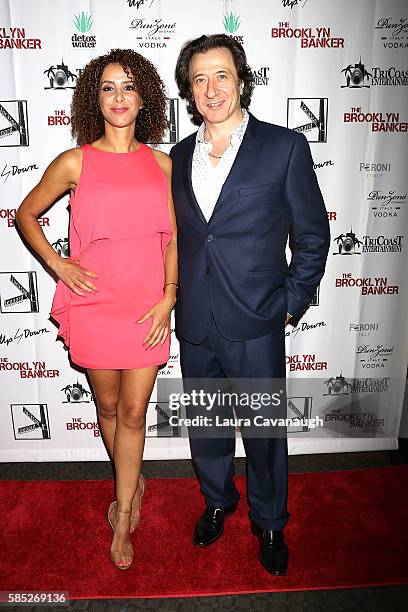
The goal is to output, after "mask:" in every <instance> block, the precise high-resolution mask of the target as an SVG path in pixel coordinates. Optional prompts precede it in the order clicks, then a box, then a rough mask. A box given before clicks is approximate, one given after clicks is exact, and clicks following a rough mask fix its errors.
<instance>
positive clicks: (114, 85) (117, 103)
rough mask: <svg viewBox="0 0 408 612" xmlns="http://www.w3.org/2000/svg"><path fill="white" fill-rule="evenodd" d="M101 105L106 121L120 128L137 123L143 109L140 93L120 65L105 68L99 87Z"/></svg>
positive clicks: (110, 65) (109, 65)
mask: <svg viewBox="0 0 408 612" xmlns="http://www.w3.org/2000/svg"><path fill="white" fill-rule="evenodd" d="M128 72H129V71H128ZM99 105H100V107H101V111H102V115H103V117H104V119H105V121H107V122H108V123H109V124H110V125H112V126H114V127H118V128H121V127H127V126H129V125H131V124H132V123H133V122H134V121H136V117H137V115H138V113H139V110H140V109H141V108H143V102H142V99H141V97H140V95H139V92H138V91H137V90H136V87H135V85H134V83H133V81H132V80H131V79H129V77H128V76H127V74H126V72H125V71H124V70H123V68H122V66H121V65H120V64H108V65H107V66H106V67H105V69H104V71H103V73H102V76H101V84H100V87H99Z"/></svg>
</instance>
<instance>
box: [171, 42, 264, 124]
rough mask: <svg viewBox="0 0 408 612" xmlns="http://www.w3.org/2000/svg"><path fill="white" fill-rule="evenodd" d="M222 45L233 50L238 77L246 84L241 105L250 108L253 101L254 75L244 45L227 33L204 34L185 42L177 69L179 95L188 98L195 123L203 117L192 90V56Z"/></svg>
mask: <svg viewBox="0 0 408 612" xmlns="http://www.w3.org/2000/svg"><path fill="white" fill-rule="evenodd" d="M220 47H224V48H225V49H228V50H229V51H230V52H231V55H232V57H233V60H234V64H235V68H236V70H237V74H238V78H239V80H240V81H241V82H242V83H243V84H244V89H243V92H242V95H241V107H242V108H249V105H250V103H251V98H252V92H253V91H254V77H253V75H252V72H251V69H250V67H249V66H248V64H247V59H246V55H245V51H244V48H243V46H242V45H241V44H240V43H239V42H237V41H236V40H234V39H233V38H230V37H229V36H227V35H226V34H211V35H210V36H206V35H204V34H203V35H202V36H200V37H199V38H195V39H194V40H189V41H188V42H186V43H185V45H184V46H183V48H182V49H181V51H180V55H179V56H178V59H177V64H176V70H175V78H176V83H177V86H178V89H179V96H180V98H182V99H183V100H187V112H188V114H189V115H190V116H191V121H192V122H193V123H194V124H195V125H200V124H201V123H202V121H203V118H202V116H201V115H200V113H199V112H198V110H197V107H196V105H195V102H194V97H193V93H192V91H191V83H190V75H189V70H190V62H191V58H192V57H193V55H194V54H195V53H205V52H206V51H209V50H210V49H218V48H220Z"/></svg>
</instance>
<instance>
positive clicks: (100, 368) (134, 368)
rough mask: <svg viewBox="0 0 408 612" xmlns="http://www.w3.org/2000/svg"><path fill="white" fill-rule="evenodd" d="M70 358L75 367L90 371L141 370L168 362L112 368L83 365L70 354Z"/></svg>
mask: <svg viewBox="0 0 408 612" xmlns="http://www.w3.org/2000/svg"><path fill="white" fill-rule="evenodd" d="M70 357H71V359H72V361H73V362H74V363H75V364H76V365H79V366H81V367H82V368H90V369H95V370H141V369H143V368H150V367H151V366H154V365H157V366H164V365H166V363H167V362H168V359H166V361H160V363H158V362H157V360H155V361H154V362H152V363H146V364H143V365H134V366H116V367H112V366H106V365H85V364H84V363H83V362H80V361H79V360H76V359H75V357H74V356H73V355H72V354H71V353H70Z"/></svg>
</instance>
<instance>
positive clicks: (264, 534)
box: [252, 523, 289, 576]
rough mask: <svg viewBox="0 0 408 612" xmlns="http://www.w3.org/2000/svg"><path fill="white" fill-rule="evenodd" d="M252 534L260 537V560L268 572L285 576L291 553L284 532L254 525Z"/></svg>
mask: <svg viewBox="0 0 408 612" xmlns="http://www.w3.org/2000/svg"><path fill="white" fill-rule="evenodd" d="M252 533H253V534H255V535H256V536H258V539H259V541H260V543H261V549H260V551H259V560H260V562H261V563H262V565H263V566H264V568H265V569H266V571H267V572H269V573H270V574H273V576H285V574H286V570H287V567H288V557H289V551H288V547H287V545H286V543H285V540H284V537H283V532H282V531H274V530H272V529H262V528H261V527H258V525H256V524H255V523H252Z"/></svg>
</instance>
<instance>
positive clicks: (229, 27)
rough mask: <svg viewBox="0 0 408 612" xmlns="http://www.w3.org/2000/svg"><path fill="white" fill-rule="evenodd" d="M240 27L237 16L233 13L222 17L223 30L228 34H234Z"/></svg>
mask: <svg viewBox="0 0 408 612" xmlns="http://www.w3.org/2000/svg"><path fill="white" fill-rule="evenodd" d="M240 25H241V22H240V20H239V15H235V13H230V14H229V15H224V28H225V30H226V31H227V32H229V33H230V34H233V33H234V32H236V31H237V30H238V28H239V26H240Z"/></svg>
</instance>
